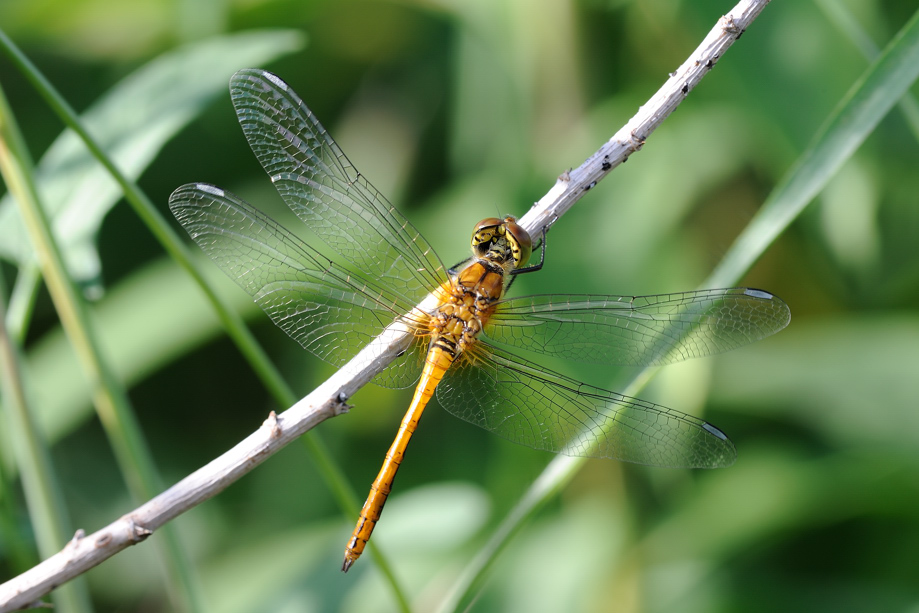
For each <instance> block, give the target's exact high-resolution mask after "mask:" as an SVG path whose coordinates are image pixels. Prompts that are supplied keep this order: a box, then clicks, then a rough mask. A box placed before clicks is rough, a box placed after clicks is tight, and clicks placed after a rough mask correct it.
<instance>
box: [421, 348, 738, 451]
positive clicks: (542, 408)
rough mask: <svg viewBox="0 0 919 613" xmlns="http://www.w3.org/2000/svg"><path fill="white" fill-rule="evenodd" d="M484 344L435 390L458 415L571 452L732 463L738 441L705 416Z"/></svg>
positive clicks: (525, 441) (519, 439)
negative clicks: (590, 382) (586, 380)
mask: <svg viewBox="0 0 919 613" xmlns="http://www.w3.org/2000/svg"><path fill="white" fill-rule="evenodd" d="M481 342H482V341H480V342H479V344H477V345H476V346H475V347H473V349H472V350H473V354H474V355H471V356H469V355H466V359H463V360H458V361H457V363H456V364H454V366H453V367H452V368H451V369H450V370H448V371H447V374H446V375H445V376H444V378H443V380H442V381H441V383H440V385H439V386H438V387H437V399H438V400H439V401H440V403H441V404H442V405H443V407H444V408H445V409H447V410H448V411H449V412H451V413H453V414H454V415H456V416H457V417H459V418H460V419H464V420H466V421H468V422H471V423H473V424H476V425H477V426H481V427H482V428H485V429H486V430H488V431H490V432H494V433H495V434H498V435H499V436H503V437H504V438H506V439H509V440H511V441H513V442H515V443H519V444H521V445H526V446H527V447H533V448H535V449H544V450H547V451H553V452H558V453H563V454H566V455H574V456H586V457H592V458H614V459H617V460H624V461H626V462H634V463H636V464H646V465H651V466H670V467H683V468H717V467H722V466H729V465H731V464H732V463H733V462H734V459H735V457H736V451H735V450H734V445H733V443H731V441H730V440H729V439H728V438H727V436H725V434H724V433H723V432H721V431H720V430H718V429H717V428H715V427H714V426H712V425H710V424H708V423H706V422H705V421H702V420H701V419H697V418H695V417H692V416H689V415H685V414H683V413H680V412H678V411H674V410H673V409H668V408H666V407H663V406H660V405H657V404H653V403H650V402H645V401H643V400H639V399H637V398H630V397H628V396H623V395H622V394H617V393H616V392H611V391H608V390H604V389H600V388H597V387H591V386H589V385H585V384H583V383H579V382H578V381H575V380H574V379H571V378H569V377H566V376H564V375H561V374H559V373H556V372H552V371H551V370H547V369H545V368H542V367H540V366H538V365H536V364H533V363H531V362H528V361H526V360H522V359H520V358H518V357H516V356H513V355H511V354H509V353H506V352H504V351H502V350H500V349H497V348H494V347H487V346H481Z"/></svg>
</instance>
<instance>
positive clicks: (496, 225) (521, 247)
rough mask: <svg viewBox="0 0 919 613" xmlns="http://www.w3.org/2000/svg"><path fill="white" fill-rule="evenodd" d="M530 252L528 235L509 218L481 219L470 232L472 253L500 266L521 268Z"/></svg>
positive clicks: (515, 220) (531, 248) (514, 219)
mask: <svg viewBox="0 0 919 613" xmlns="http://www.w3.org/2000/svg"><path fill="white" fill-rule="evenodd" d="M532 251H533V241H532V239H530V235H529V234H528V233H527V231H526V230H524V229H523V228H522V227H520V226H519V225H517V219H516V218H514V217H511V216H507V217H505V218H504V219H498V218H497V217H489V218H488V219H483V220H482V221H480V222H479V223H477V224H476V225H475V230H474V231H473V232H472V253H473V254H474V255H475V256H476V257H479V258H485V259H488V260H491V261H493V262H495V263H496V264H500V265H501V266H505V267H507V266H508V265H510V267H511V268H521V267H523V266H525V265H526V263H527V260H529V259H530V253H531V252H532Z"/></svg>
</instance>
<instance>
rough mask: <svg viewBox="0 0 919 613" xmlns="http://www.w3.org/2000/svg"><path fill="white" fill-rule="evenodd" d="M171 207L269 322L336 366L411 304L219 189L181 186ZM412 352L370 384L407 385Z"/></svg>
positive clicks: (417, 365)
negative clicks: (330, 258) (267, 317)
mask: <svg viewBox="0 0 919 613" xmlns="http://www.w3.org/2000/svg"><path fill="white" fill-rule="evenodd" d="M169 208H170V209H171V210H172V213H173V215H175V217H176V219H178V220H179V223H181V224H182V226H183V227H184V228H185V230H187V231H188V234H189V235H191V237H192V239H194V241H195V242H196V243H198V245H199V246H200V247H201V249H202V250H204V252H205V253H207V254H208V255H209V256H210V257H211V259H213V260H214V262H216V263H217V265H218V266H220V268H221V269H222V270H223V271H224V272H225V273H227V275H229V276H230V278H232V279H233V280H234V281H236V283H237V284H239V286H240V287H242V288H243V289H244V290H245V291H246V292H248V293H249V295H250V296H252V297H253V298H254V299H255V302H256V303H258V305H259V306H261V307H262V308H263V309H264V310H265V312H266V313H267V314H268V316H269V317H271V319H272V321H274V323H275V324H277V325H278V326H279V327H280V328H281V329H282V330H284V331H285V332H287V334H289V335H290V336H291V337H292V338H293V339H295V340H296V341H297V342H298V343H300V344H301V345H303V347H304V348H306V349H307V350H309V351H310V352H311V353H313V354H314V355H316V356H317V357H319V358H321V359H323V360H326V361H327V362H330V363H331V364H334V365H336V366H341V365H343V364H344V363H345V362H347V361H348V360H350V359H351V358H352V357H354V356H355V355H356V354H357V352H358V351H360V349H361V348H363V347H364V346H365V345H366V344H367V343H369V342H370V341H371V340H372V339H373V338H374V337H375V336H377V335H378V334H379V333H380V332H381V331H382V330H383V328H384V327H385V326H387V325H389V324H390V323H392V322H393V321H394V319H395V318H396V317H400V316H403V315H404V314H406V313H409V312H410V311H411V309H412V307H414V306H415V304H414V303H413V302H410V301H409V300H407V299H406V297H405V296H403V295H401V294H400V293H399V292H398V291H396V290H394V289H393V288H391V287H388V286H387V285H386V284H385V283H377V282H376V281H375V280H373V279H372V278H371V277H367V276H365V275H359V274H355V273H349V272H347V271H345V270H342V269H341V268H340V267H338V266H337V265H335V264H334V263H332V262H331V261H329V260H328V258H323V257H322V255H320V254H319V253H318V252H317V251H315V250H314V249H313V248H312V247H310V246H309V245H307V244H306V243H304V242H303V241H302V240H300V239H299V238H297V237H296V236H294V235H293V234H291V233H290V232H288V231H287V230H285V229H284V228H282V227H281V226H279V225H278V224H277V223H275V222H274V221H272V220H271V219H270V218H269V217H267V216H265V215H264V214H262V213H260V212H259V211H258V210H256V209H254V208H253V207H252V206H250V205H249V204H247V203H246V202H244V201H243V200H241V199H240V198H238V197H237V196H235V195H233V194H232V193H230V192H227V191H225V190H222V189H220V188H219V187H214V186H213V185H207V184H204V183H195V184H189V185H183V186H182V187H180V188H179V189H177V190H176V191H175V192H173V194H172V195H171V196H170V197H169ZM414 323H415V324H417V325H419V326H420V325H423V322H414ZM417 354H418V351H408V352H406V354H405V355H404V356H403V357H401V358H400V359H399V360H397V362H395V363H393V365H391V366H390V368H388V369H387V370H386V371H384V373H382V375H381V376H379V377H378V379H376V380H375V381H376V382H377V383H380V384H382V385H388V386H392V387H406V386H409V385H411V384H412V383H414V382H415V381H416V380H417V379H418V375H419V374H420V371H421V363H422V362H421V360H420V359H419V358H418V357H417Z"/></svg>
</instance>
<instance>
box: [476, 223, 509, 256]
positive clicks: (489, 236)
mask: <svg viewBox="0 0 919 613" xmlns="http://www.w3.org/2000/svg"><path fill="white" fill-rule="evenodd" d="M503 224H504V222H503V221H501V220H500V219H498V218H497V217H489V218H487V219H483V220H482V221H480V222H479V223H477V224H475V229H474V230H473V231H472V250H473V251H474V252H475V254H476V255H478V256H482V255H485V254H486V253H488V249H489V248H490V247H491V243H492V241H493V240H494V239H495V236H496V235H497V234H498V232H499V230H503V228H502V225H503Z"/></svg>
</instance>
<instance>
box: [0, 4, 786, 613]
mask: <svg viewBox="0 0 919 613" xmlns="http://www.w3.org/2000/svg"><path fill="white" fill-rule="evenodd" d="M768 3H769V0H742V1H741V2H739V3H738V4H737V6H735V7H734V9H733V10H732V11H731V12H730V13H728V14H727V15H725V16H723V17H722V18H721V19H719V20H718V23H717V24H716V25H715V27H714V28H713V29H712V31H711V32H710V33H709V34H708V36H706V37H705V39H704V40H703V41H702V44H701V45H699V47H698V48H697V49H696V50H695V51H694V52H693V54H692V55H691V56H690V57H689V59H688V60H686V62H684V63H683V65H682V66H680V68H679V69H678V70H677V71H676V72H674V73H673V74H671V76H670V79H669V80H668V81H667V82H666V83H665V84H664V85H663V87H661V89H660V90H658V92H657V93H656V94H655V95H654V96H653V97H652V98H651V99H650V100H648V102H647V103H646V104H644V105H643V106H642V107H641V108H640V109H639V111H638V113H637V114H636V115H635V116H634V117H632V119H631V120H629V122H628V123H626V124H625V125H624V126H623V127H622V128H621V129H620V130H619V131H618V132H616V134H615V135H614V136H613V137H612V138H611V139H610V140H609V141H608V142H607V143H605V144H604V145H603V146H602V147H601V148H600V150H599V151H597V152H596V153H594V154H593V155H592V156H590V157H589V158H588V159H587V160H586V161H585V162H584V163H583V164H581V166H579V167H578V168H576V169H574V170H571V171H569V172H566V173H564V174H562V175H561V176H560V177H559V178H558V180H557V181H556V183H555V185H554V186H553V187H552V189H550V190H549V192H548V193H547V194H546V195H545V196H544V197H543V198H542V199H541V200H540V201H539V202H537V203H536V204H535V205H534V206H533V207H532V208H531V209H530V211H529V212H527V214H526V215H524V216H523V217H522V218H521V219H520V221H519V223H520V224H521V225H522V226H523V227H524V228H525V229H526V230H527V231H529V232H530V233H531V234H532V235H533V236H538V235H539V234H541V233H542V230H543V229H544V228H548V227H549V226H550V225H552V223H554V222H555V221H556V220H557V219H558V218H559V217H560V216H561V215H562V214H564V212H565V211H567V210H568V209H569V208H571V206H572V205H574V203H575V202H577V201H578V200H579V199H580V198H581V196H583V195H584V194H585V193H586V192H587V191H589V190H591V189H592V188H593V187H595V186H596V185H597V183H598V182H599V181H600V180H601V179H602V178H603V177H605V176H606V175H607V173H609V172H610V171H611V170H612V169H613V168H615V167H616V166H618V165H619V164H621V163H622V162H624V161H626V160H627V159H628V157H629V156H630V155H631V154H632V153H634V152H636V151H639V150H640V149H641V148H642V146H643V145H644V143H645V141H646V139H647V138H648V136H649V135H650V134H651V133H652V132H653V131H654V130H655V129H656V128H657V127H658V126H659V125H660V124H661V123H662V122H663V121H664V119H666V118H667V116H669V115H670V113H672V112H673V110H674V109H675V108H676V107H677V106H678V105H679V104H680V102H682V101H683V99H684V98H685V97H686V96H687V95H688V94H689V92H690V91H691V90H692V89H693V88H695V86H696V85H697V84H698V83H699V81H701V79H702V77H703V76H705V74H706V73H708V71H709V70H710V69H711V68H712V67H713V66H714V65H715V64H716V63H717V62H718V60H719V59H720V58H721V57H722V56H723V55H724V53H725V51H727V49H728V48H729V47H730V46H731V45H732V44H733V43H734V41H735V40H737V39H738V38H739V37H740V35H741V34H743V32H744V30H745V29H746V28H747V27H748V26H749V25H750V23H752V21H753V20H754V19H755V18H756V17H757V16H758V15H759V13H760V12H761V11H762V10H763V8H765V6H766V5H767V4H768ZM434 306H435V301H434V299H433V297H431V296H429V297H428V299H427V300H426V301H425V302H424V303H422V304H421V305H419V307H418V308H420V309H422V310H425V311H428V312H430V311H431V310H433V307H434ZM411 340H412V336H411V332H410V331H409V330H408V328H407V327H405V326H404V325H402V324H400V323H398V322H397V323H394V324H392V325H391V326H389V327H388V328H387V329H386V330H384V332H383V333H382V334H381V335H380V336H379V337H377V338H376V339H375V340H374V341H373V342H372V343H370V344H369V345H368V346H367V347H366V348H364V349H363V350H362V351H361V352H360V353H359V354H358V355H357V356H355V358H354V359H353V360H351V362H349V363H348V364H346V365H345V366H344V367H343V368H342V369H341V370H339V371H338V372H337V373H336V374H335V375H333V376H332V377H331V378H329V379H328V380H327V381H326V382H325V383H323V384H322V385H321V386H319V387H318V388H316V389H315V390H314V391H313V392H312V393H310V394H309V395H308V396H306V397H305V398H303V399H302V400H300V401H299V402H297V403H296V404H295V405H294V406H292V407H291V408H290V409H288V410H287V411H285V412H284V413H282V414H281V415H275V414H274V413H273V412H272V413H271V415H270V416H269V417H268V419H267V420H266V421H265V422H264V424H262V427H261V428H259V429H258V430H257V431H255V432H254V433H252V434H251V435H249V436H248V437H247V438H246V439H244V440H243V441H241V442H240V443H239V444H237V445H236V446H235V447H233V448H232V449H230V450H229V451H227V452H226V453H224V454H223V455H222V456H220V457H218V458H217V459H215V460H214V461H212V462H211V463H209V464H207V465H206V466H203V467H202V468H200V469H198V470H197V471H195V472H194V473H192V474H191V475H189V476H188V477H186V478H185V479H183V480H182V481H180V482H179V483H177V484H175V485H174V486H172V487H171V488H169V489H168V490H166V491H165V492H163V493H162V494H160V495H159V496H157V497H155V498H153V499H152V500H150V501H149V502H147V503H146V504H144V505H143V506H141V507H139V508H137V509H135V510H134V511H132V512H131V513H128V514H127V515H125V516H123V517H121V518H120V519H118V520H117V521H115V522H113V523H112V524H109V525H108V526H106V527H105V528H103V529H101V530H99V531H97V532H95V533H93V534H91V535H89V536H86V535H85V534H84V533H83V531H82V530H81V531H78V532H77V534H76V535H75V536H74V538H73V540H71V541H70V543H68V544H67V545H66V546H65V547H64V549H63V550H61V551H60V552H58V553H57V554H55V555H53V556H52V557H50V558H48V559H47V560H45V561H43V562H41V563H40V564H38V565H37V566H35V567H34V568H32V569H30V570H28V571H26V572H25V573H23V574H21V575H19V576H18V577H16V578H14V579H11V580H10V581H8V582H6V583H4V584H3V585H0V613H4V612H6V611H15V610H18V609H22V608H25V607H27V606H30V605H34V603H36V601H38V599H40V598H41V597H43V596H44V595H45V594H47V593H48V592H50V591H51V590H52V589H54V588H55V587H56V586H58V585H61V584H62V583H64V582H66V581H69V580H70V579H73V578H74V577H76V576H78V575H80V574H82V573H83V572H86V571H87V570H89V569H90V568H92V567H94V566H96V565H98V564H100V563H101V562H103V561H104V560H106V559H108V558H110V557H112V556H113V555H115V554H116V553H118V552H119V551H121V550H122V549H125V548H127V547H129V546H131V545H134V544H136V543H140V542H142V541H143V540H145V539H146V538H147V537H148V536H150V535H151V534H152V533H153V532H154V531H155V530H156V529H157V528H159V527H160V526H162V525H163V524H165V523H166V522H168V521H170V520H171V519H173V518H175V517H177V516H178V515H180V514H182V513H184V512H185V511H187V510H188V509H190V508H192V507H194V506H196V505H198V504H200V503H201V502H203V501H205V500H207V499H209V498H211V497H213V496H215V495H217V494H218V493H219V492H221V491H223V490H224V489H225V488H226V487H228V486H229V485H230V484H231V483H233V482H235V481H236V480H238V479H239V478H240V477H242V476H243V475H245V474H246V473H248V472H249V471H250V470H252V469H253V468H255V467H256V466H258V465H259V464H261V463H262V462H263V461H265V460H266V459H268V458H269V457H270V456H271V455H273V454H274V453H275V452H277V451H278V450H280V449H281V448H282V447H284V446H286V445H287V444H288V443H290V442H292V441H293V440H294V439H296V438H297V437H299V436H300V435H301V434H303V433H304V432H306V431H308V430H310V429H312V428H313V427H314V426H316V425H317V424H319V423H321V422H323V421H325V420H326V419H328V418H329V417H334V416H336V415H339V414H340V413H342V412H344V411H345V410H346V408H347V407H346V405H345V404H344V401H345V400H346V399H347V398H349V397H350V396H351V395H353V394H354V393H355V392H356V391H357V390H358V389H360V388H361V387H362V386H363V385H364V384H365V383H367V382H368V381H370V380H371V379H372V378H373V377H374V376H375V375H376V374H378V373H379V372H381V371H382V370H383V369H384V368H386V366H387V365H389V363H390V362H391V361H392V360H393V359H394V358H395V357H396V356H397V355H399V353H401V352H402V351H404V350H405V349H406V348H407V347H408V345H409V343H410V341H411Z"/></svg>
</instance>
